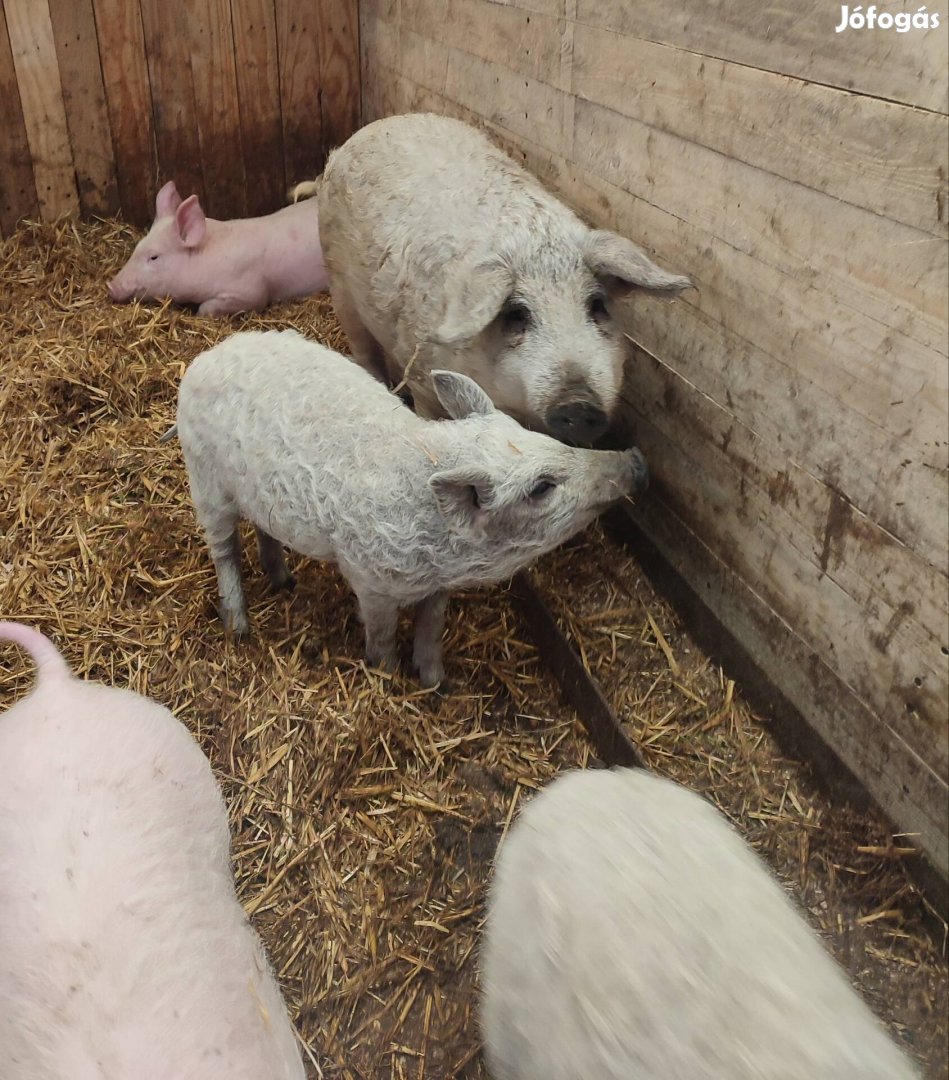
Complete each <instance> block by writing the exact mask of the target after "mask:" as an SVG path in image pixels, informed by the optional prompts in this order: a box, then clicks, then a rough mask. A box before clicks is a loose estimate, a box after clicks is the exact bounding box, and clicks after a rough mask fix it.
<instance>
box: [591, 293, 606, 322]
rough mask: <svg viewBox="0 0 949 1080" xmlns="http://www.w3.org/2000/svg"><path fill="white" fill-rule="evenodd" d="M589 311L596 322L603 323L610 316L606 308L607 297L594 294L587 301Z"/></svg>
mask: <svg viewBox="0 0 949 1080" xmlns="http://www.w3.org/2000/svg"><path fill="white" fill-rule="evenodd" d="M587 311H588V312H589V313H590V318H591V319H593V320H594V322H601V321H602V320H603V319H606V318H607V317H608V316H609V311H608V310H607V307H606V297H605V296H604V295H603V294H602V293H594V294H593V295H592V296H591V297H590V299H589V300H588V301H587Z"/></svg>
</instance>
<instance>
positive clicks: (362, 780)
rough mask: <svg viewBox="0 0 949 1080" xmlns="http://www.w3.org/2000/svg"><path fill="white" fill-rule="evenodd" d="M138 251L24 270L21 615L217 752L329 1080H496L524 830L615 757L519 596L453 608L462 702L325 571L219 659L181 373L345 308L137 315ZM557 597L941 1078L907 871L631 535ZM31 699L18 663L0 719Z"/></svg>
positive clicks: (938, 1039)
mask: <svg viewBox="0 0 949 1080" xmlns="http://www.w3.org/2000/svg"><path fill="white" fill-rule="evenodd" d="M133 240H134V237H133V233H132V231H131V230H130V229H128V228H127V227H126V226H124V225H122V224H119V223H116V222H99V223H94V224H91V225H79V224H76V223H74V222H71V221H63V222H59V223H57V224H54V225H24V226H23V227H22V228H21V229H20V231H19V232H18V233H17V234H16V235H15V236H14V237H12V238H11V239H10V240H8V241H7V242H6V244H5V245H4V246H3V248H2V259H0V370H2V379H0V432H2V436H0V617H11V618H18V619H24V620H29V621H30V622H33V623H35V624H37V625H38V626H39V627H40V628H42V629H43V630H44V631H46V632H47V633H48V634H50V635H51V636H52V637H53V638H54V640H56V641H57V643H58V644H59V645H60V646H61V647H62V648H63V649H64V651H65V653H66V655H67V657H68V659H69V661H70V662H71V663H72V664H73V666H74V668H75V669H76V670H77V671H78V672H80V673H81V674H82V675H84V676H86V677H89V678H92V679H100V680H104V681H107V682H112V683H116V684H118V685H122V686H129V687H131V688H132V689H134V690H137V691H139V692H141V693H147V694H149V695H150V696H152V697H154V698H155V699H156V700H158V701H160V702H162V703H163V704H165V705H167V706H168V707H169V708H171V709H172V710H173V711H174V712H175V714H176V715H177V716H179V717H180V718H181V719H182V720H183V721H184V722H185V723H186V724H187V725H188V727H189V728H190V729H191V730H192V731H193V732H194V734H195V736H196V737H197V738H198V740H199V741H200V743H201V745H202V747H203V748H204V749H205V751H206V752H207V753H208V755H209V757H210V759H211V761H212V763H213V765H214V768H215V771H216V773H217V775H218V777H219V778H220V780H221V783H222V785H223V788H224V792H225V795H226V797H227V800H228V805H229V807H230V813H231V824H232V832H233V837H234V843H233V851H234V863H235V875H236V878H237V882H238V889H239V894H240V897H241V900H242V902H243V903H244V905H245V907H246V909H247V911H248V912H249V913H250V915H251V917H252V919H253V921H254V924H255V925H256V927H257V928H258V929H259V931H260V932H261V934H262V935H263V937H264V940H265V942H266V944H267V947H268V950H269V952H270V955H271V957H272V958H273V961H274V966H275V968H276V970H277V973H278V976H279V979H280V981H281V984H282V986H283V988H284V991H285V994H286V997H287V1000H288V1003H289V1007H290V1010H291V1012H292V1014H293V1015H294V1017H296V1018H297V1019H298V1024H299V1028H300V1030H301V1032H302V1034H303V1037H304V1038H305V1040H306V1042H307V1044H308V1046H309V1048H310V1069H311V1075H312V1076H325V1077H347V1078H354V1080H355V1078H364V1077H365V1078H376V1077H379V1078H382V1077H393V1078H408V1077H414V1078H423V1077H426V1078H432V1080H438V1078H441V1077H449V1076H461V1077H483V1076H485V1075H486V1073H485V1070H484V1066H483V1064H482V1063H481V1061H480V1058H479V1056H478V1035H477V1029H476V1023H475V1008H476V1000H477V998H476V995H477V987H476V949H477V940H478V928H479V923H480V919H481V916H482V904H483V899H484V887H485V884H486V881H487V877H488V873H489V868H490V861H491V858H492V855H493V852H494V849H495V847H496V845H497V843H498V840H499V838H500V837H502V836H503V834H504V832H505V830H506V829H507V827H508V826H509V824H510V821H511V820H512V818H513V816H514V814H515V813H516V811H517V808H518V806H519V805H520V804H521V802H522V801H523V800H525V799H527V798H528V797H529V796H530V794H531V792H532V791H533V790H534V789H536V788H537V787H539V786H541V785H542V784H543V783H544V782H545V781H546V780H547V779H549V778H550V777H551V776H552V775H554V774H555V773H556V772H557V771H558V770H560V769H563V768H568V767H573V766H577V765H584V764H587V763H588V762H589V761H590V760H591V751H590V749H589V747H588V744H587V742H586V740H585V737H584V735H583V733H582V729H581V728H580V727H579V725H578V723H577V722H576V719H575V717H574V716H573V715H572V714H571V713H570V711H569V710H568V709H567V708H566V707H565V706H563V705H561V704H560V702H559V700H558V698H557V696H556V693H555V691H554V689H553V685H552V679H551V678H550V676H549V673H548V672H546V671H545V670H544V669H543V668H542V667H541V666H540V665H539V664H538V662H537V659H536V656H535V652H534V650H533V648H532V647H531V645H530V644H529V643H528V640H527V637H526V632H525V631H524V630H523V629H522V628H521V627H520V626H519V625H518V624H517V621H516V620H515V618H514V616H513V614H512V612H511V609H510V606H509V603H508V600H507V597H506V596H505V589H504V588H503V587H499V588H496V589H492V590H486V591H482V592H477V593H470V594H465V595H461V596H458V597H456V598H455V599H454V600H453V602H452V605H451V607H450V610H449V629H448V633H447V639H446V645H445V654H446V659H447V664H448V674H449V678H450V679H451V680H452V682H453V684H454V686H455V688H456V689H455V692H454V693H453V694H452V695H451V696H449V697H445V698H442V697H439V696H438V695H436V694H432V693H424V692H421V691H419V690H418V688H417V687H416V686H415V685H414V684H413V683H412V682H411V681H408V680H404V679H402V678H401V677H398V676H396V677H392V678H389V677H384V676H381V675H379V674H376V673H373V672H370V671H367V670H366V668H365V666H364V664H362V663H361V662H360V659H359V657H360V651H361V644H362V640H361V630H360V627H359V623H358V619H357V617H356V611H355V604H354V601H353V598H352V596H351V595H350V594H349V592H348V589H347V587H346V585H345V582H343V580H342V579H341V578H340V577H339V575H338V574H337V573H336V572H335V570H333V568H332V567H328V566H325V565H321V564H318V563H313V562H309V561H307V560H304V559H301V558H297V557H292V558H291V560H290V564H291V569H292V570H293V572H294V573H295V575H296V577H297V581H298V584H297V588H296V590H295V592H294V593H293V594H292V595H282V596H279V597H274V596H271V595H270V594H269V593H268V591H267V589H266V585H265V580H264V578H263V576H262V574H261V573H260V572H259V570H258V569H257V567H256V565H253V560H252V559H251V558H248V559H247V560H246V565H245V582H246V584H247V586H248V601H249V603H250V606H251V617H252V634H251V636H250V640H248V641H245V642H242V643H240V644H237V643H234V642H231V641H229V640H227V639H226V638H225V636H224V634H223V631H222V629H221V626H220V624H219V622H218V621H217V619H216V617H215V615H214V607H213V598H214V593H215V587H214V575H213V571H212V568H211V565H210V560H209V559H208V557H207V554H206V551H205V549H204V545H203V542H202V540H201V537H200V536H199V534H198V531H197V529H196V527H195V523H194V519H193V514H192V511H191V507H190V504H189V501H188V494H187V483H186V478H185V473H184V468H183V464H182V461H181V455H180V450H179V448H178V446H177V443H175V442H171V443H169V444H167V445H165V446H160V445H159V443H158V437H159V436H160V435H161V434H162V432H163V431H164V430H165V429H166V427H167V426H168V425H169V424H170V423H171V422H172V420H173V417H174V402H175V394H176V388H177V384H178V381H179V379H180V376H181V374H182V372H183V371H184V369H185V367H186V366H187V364H188V362H189V361H190V360H191V359H192V358H193V357H194V356H195V355H196V354H197V353H198V352H199V351H200V350H202V349H204V348H206V347H208V346H209V345H211V344H213V343H214V342H215V341H217V340H219V339H220V338H221V337H223V336H225V335H226V334H228V333H230V332H232V330H233V329H234V328H235V325H237V326H247V327H250V326H253V327H262V326H275V327H283V326H295V327H297V328H298V329H299V330H301V331H302V332H303V333H306V334H309V335H312V336H313V337H315V338H317V339H319V340H322V341H325V342H327V343H328V344H330V345H331V346H334V347H338V348H345V342H344V340H343V338H342V335H341V333H340V331H339V328H338V327H337V325H336V323H335V321H334V319H333V316H332V310H331V306H330V304H329V301H328V300H327V298H325V297H320V298H315V299H312V300H309V301H304V302H300V303H296V304H292V305H283V306H281V307H278V308H275V309H272V310H271V311H269V312H267V313H265V314H264V315H260V316H248V317H245V318H242V319H238V320H233V321H232V322H226V321H222V322H218V321H214V320H210V319H202V318H198V317H197V316H195V315H193V314H190V313H188V312H185V311H181V310H177V309H175V308H172V307H170V306H168V305H163V306H158V307H144V306H139V305H132V306H129V307H112V306H110V305H109V304H108V303H107V301H106V300H105V293H104V283H105V281H106V280H107V277H108V276H110V275H111V274H112V273H113V272H114V271H115V270H116V269H117V267H118V266H119V265H120V264H121V263H122V262H123V261H124V259H125V258H126V257H127V254H128V252H129V250H130V248H131V246H132V243H133ZM249 540H250V537H249V534H246V533H245V541H249ZM245 547H246V548H247V550H248V551H249V552H250V551H251V550H252V545H251V544H250V543H249V542H248V543H246V544H245ZM538 580H539V582H540V585H541V587H542V589H543V591H544V593H545V595H546V596H547V598H548V600H549V601H550V603H551V605H552V606H553V607H554V609H555V611H556V613H557V615H558V617H559V618H560V620H561V623H562V625H563V626H564V627H565V629H567V630H568V632H569V633H570V634H571V636H572V637H573V639H574V641H575V642H576V643H577V644H578V645H579V647H580V648H581V651H582V652H583V655H584V659H585V661H586V662H587V664H588V666H589V667H590V668H591V670H592V671H593V672H594V673H595V675H596V676H597V677H598V678H599V679H600V681H601V683H602V684H603V687H604V689H605V692H606V694H607V697H608V698H609V700H610V701H611V703H612V704H613V705H614V707H615V709H616V711H617V713H618V714H619V715H620V716H621V717H622V718H623V720H624V723H625V724H626V725H627V730H628V731H629V733H630V735H631V736H632V737H633V739H634V740H635V741H636V742H637V743H638V744H639V745H640V746H641V747H642V749H643V752H644V754H645V756H646V758H647V761H648V763H649V765H650V766H651V767H654V768H655V769H657V770H658V771H660V772H663V773H665V774H668V775H671V776H674V777H675V778H676V779H678V780H681V781H683V782H685V783H687V784H689V785H690V786H692V787H694V788H697V789H699V790H702V791H703V792H705V793H706V794H707V795H708V796H709V797H710V798H711V799H713V800H714V801H715V802H716V803H717V804H718V805H719V806H720V807H721V808H722V810H723V811H724V812H725V813H726V814H727V815H728V816H729V818H730V819H731V820H732V821H733V822H734V823H735V824H736V825H737V827H738V828H739V829H740V830H741V831H742V833H744V835H745V836H746V837H747V838H748V839H749V840H750V841H751V843H753V844H754V845H755V847H756V848H758V850H759V851H761V852H762V854H763V855H764V856H765V857H766V858H767V859H768V860H769V861H770V862H771V864H772V865H773V866H774V868H775V869H776V870H777V872H778V873H779V874H780V875H781V877H782V878H783V879H784V880H785V881H786V882H787V883H788V885H789V887H790V888H791V889H792V890H793V891H794V892H795V893H796V894H797V896H798V897H799V898H800V899H801V900H802V902H803V903H804V904H805V906H806V907H807V909H808V911H809V912H810V915H811V916H812V918H813V921H814V922H815V924H816V925H817V926H818V927H819V928H820V929H821V930H822V932H823V933H824V934H825V936H826V938H827V940H828V942H829V944H830V946H831V948H832V949H833V950H834V952H835V953H836V954H837V955H838V957H839V958H840V959H841V960H842V962H843V963H844V964H845V966H846V967H847V969H848V970H849V972H850V974H851V976H852V977H853V978H854V981H855V982H856V983H857V985H858V986H859V987H860V988H861V990H862V991H863V992H864V993H865V994H866V995H867V996H868V999H869V1000H870V1002H871V1004H872V1005H873V1007H874V1008H875V1009H876V1011H877V1012H878V1013H879V1014H880V1015H881V1016H883V1017H884V1018H885V1019H886V1020H887V1022H888V1023H889V1024H890V1026H891V1028H892V1030H893V1032H894V1034H895V1036H896V1038H898V1039H900V1040H901V1041H902V1042H903V1043H904V1044H905V1045H906V1046H907V1047H908V1048H909V1049H910V1052H911V1053H913V1054H914V1055H915V1056H916V1057H917V1059H918V1060H919V1061H920V1062H921V1063H922V1065H923V1067H924V1069H925V1070H926V1075H928V1076H930V1077H941V1076H944V1075H945V1067H946V1061H945V1039H946V1020H945V1017H946V1009H947V989H946V987H947V980H946V967H945V963H944V950H945V934H944V928H943V932H942V933H940V932H939V930H938V929H936V930H934V929H933V925H932V921H931V920H930V921H929V922H926V921H924V919H923V903H922V900H921V898H920V897H919V895H918V894H917V893H916V891H915V889H914V888H913V886H912V885H911V884H910V881H909V879H908V877H907V873H906V868H905V865H904V864H905V860H906V857H907V856H906V855H905V854H904V852H903V848H904V847H905V844H904V845H901V843H900V840H899V839H898V838H896V839H894V838H893V837H892V836H891V835H890V834H889V833H888V832H887V830H886V827H885V823H884V822H883V821H882V820H879V819H877V818H876V817H874V816H873V815H869V816H868V815H866V814H858V813H856V812H854V811H852V810H850V809H848V808H847V807H841V806H834V805H831V804H830V803H829V802H828V801H827V800H826V799H825V798H823V797H822V796H821V795H819V794H818V793H817V791H816V789H815V787H814V785H813V783H812V782H811V781H810V779H809V777H808V773H807V770H806V768H805V767H803V766H801V765H800V764H797V763H795V762H792V761H789V760H786V759H785V758H783V757H782V756H781V754H780V753H779V751H778V749H777V747H776V746H775V744H774V743H773V741H772V739H771V738H770V736H769V735H768V733H767V730H766V728H765V727H764V726H763V725H762V724H761V722H760V721H759V720H758V719H757V718H756V717H755V716H754V715H753V714H752V712H751V710H750V709H749V707H748V706H747V704H746V703H745V702H744V700H743V698H742V694H741V690H740V688H738V687H736V686H735V685H734V683H732V682H731V681H730V680H728V678H727V676H726V675H725V674H723V673H722V672H721V670H720V669H718V668H717V667H715V666H714V665H713V664H712V663H711V662H710V661H709V660H708V659H707V658H706V657H704V656H703V655H702V654H701V653H700V651H699V650H698V649H697V648H696V647H695V646H694V644H692V643H691V642H690V640H689V638H688V636H687V634H686V633H685V632H684V630H683V628H682V627H680V626H679V625H678V623H677V621H676V618H675V616H674V614H673V612H672V611H671V610H670V609H669V608H668V607H667V605H666V604H665V603H664V602H663V601H662V600H661V598H659V597H658V596H657V594H656V592H655V591H654V589H653V587H652V586H651V585H650V583H649V582H648V581H647V580H646V579H645V578H644V577H643V575H642V573H641V571H640V570H639V568H638V567H637V565H636V564H635V562H634V561H633V559H632V558H631V557H630V556H629V555H628V554H627V553H625V552H624V551H623V550H622V549H620V548H619V547H618V546H616V545H615V544H613V543H612V542H611V541H610V540H609V539H608V538H606V537H605V536H603V535H602V534H600V533H599V532H597V531H595V530H594V531H592V532H590V533H589V534H587V535H586V536H585V537H584V538H583V539H581V540H580V541H579V542H577V543H575V544H573V545H571V546H570V547H569V548H567V549H564V550H561V551H560V552H557V553H555V554H554V555H553V556H551V557H549V558H548V559H547V560H545V561H544V562H543V563H542V564H541V566H540V567H539V569H538ZM30 679H31V674H30V673H29V672H28V670H27V668H26V666H25V664H24V662H23V660H22V658H21V657H18V656H16V655H15V654H14V653H13V652H12V650H11V651H7V650H4V652H3V655H2V656H0V707H5V706H6V705H8V704H9V703H11V702H12V701H13V700H15V698H16V697H18V696H19V695H21V694H22V693H24V692H25V691H26V689H27V688H28V686H29V683H30Z"/></svg>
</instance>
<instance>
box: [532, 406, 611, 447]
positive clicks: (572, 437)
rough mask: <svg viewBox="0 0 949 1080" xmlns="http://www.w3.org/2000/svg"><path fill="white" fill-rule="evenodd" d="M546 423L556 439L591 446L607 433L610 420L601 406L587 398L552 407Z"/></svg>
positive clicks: (545, 419) (546, 417)
mask: <svg viewBox="0 0 949 1080" xmlns="http://www.w3.org/2000/svg"><path fill="white" fill-rule="evenodd" d="M544 423H545V424H546V425H547V430H548V431H549V432H550V434H551V435H553V436H554V438H555V439H560V441H561V442H569V443H573V444H574V445H576V446H589V445H590V444H591V443H594V442H596V440H597V439H598V438H599V437H600V436H601V435H604V434H605V433H606V429H607V428H608V427H609V423H610V418H609V417H608V416H607V415H606V413H605V412H604V411H603V409H602V408H601V406H600V405H599V404H597V403H596V402H595V401H590V400H589V399H586V398H585V399H582V400H575V401H562V402H560V403H559V404H557V405H554V406H552V407H551V408H550V409H548V410H547V415H546V416H545V417H544Z"/></svg>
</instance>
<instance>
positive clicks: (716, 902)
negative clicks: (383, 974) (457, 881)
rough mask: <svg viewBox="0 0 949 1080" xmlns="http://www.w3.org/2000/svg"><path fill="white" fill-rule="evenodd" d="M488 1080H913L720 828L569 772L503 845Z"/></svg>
mask: <svg viewBox="0 0 949 1080" xmlns="http://www.w3.org/2000/svg"><path fill="white" fill-rule="evenodd" d="M481 970H482V987H483V995H484V996H483V1004H482V1011H481V1027H482V1033H483V1036H484V1042H485V1056H486V1057H487V1060H488V1064H489V1067H490V1069H491V1073H492V1075H493V1076H494V1077H495V1080H593V1078H596V1080H910V1078H912V1077H913V1076H915V1073H914V1070H913V1068H912V1067H911V1065H910V1064H909V1062H908V1061H907V1059H906V1058H905V1057H904V1056H903V1054H902V1053H901V1052H900V1051H899V1050H898V1049H897V1048H896V1046H895V1045H894V1044H893V1043H892V1042H891V1041H890V1040H889V1038H887V1036H886V1035H885V1033H884V1031H883V1029H882V1027H881V1026H880V1024H879V1023H878V1022H877V1021H876V1019H875V1018H874V1017H873V1015H872V1013H871V1012H870V1010H869V1009H868V1008H867V1006H866V1005H865V1004H864V1003H863V1001H862V1000H861V999H860V997H859V996H858V995H857V994H856V993H855V991H854V990H853V989H852V988H851V986H850V984H849V983H848V982H847V979H846V978H845V976H844V973H843V972H842V971H841V969H840V968H839V967H838V966H837V965H836V964H835V963H834V961H833V960H832V959H831V957H830V956H829V955H828V954H827V952H826V951H825V949H824V948H823V946H822V945H821V943H820V941H819V940H818V938H817V936H816V935H815V934H814V933H813V932H812V931H811V929H810V928H809V927H808V926H807V924H806V923H805V922H804V920H803V919H802V918H801V916H800V915H799V914H798V913H797V911H796V910H795V909H794V907H793V905H792V904H791V902H790V900H789V899H788V897H787V896H786V895H785V893H784V891H783V890H782V889H781V887H780V885H779V884H778V883H777V881H775V879H774V878H773V877H772V876H771V874H770V873H769V872H768V870H767V869H766V867H765V866H764V865H763V864H762V863H761V861H760V860H759V859H758V857H757V856H756V855H755V854H754V852H752V850H751V849H750V848H749V847H748V846H747V845H746V844H745V843H744V842H743V841H742V840H741V838H740V837H739V836H738V834H737V833H736V832H735V831H734V830H733V829H732V828H731V826H730V825H729V824H728V822H727V821H726V820H725V819H724V818H723V817H722V815H721V814H719V813H718V811H717V810H715V808H714V807H713V806H711V805H710V804H709V803H707V802H706V801H705V800H704V799H702V798H701V797H700V796H698V795H696V794H694V793H693V792H691V791H689V790H687V789H686V788H684V787H680V786H679V785H678V784H674V783H672V781H670V780H664V779H660V778H659V777H656V776H652V775H650V774H649V773H647V772H645V771H644V770H641V769H616V770H611V771H606V770H597V771H592V772H572V773H568V774H567V775H565V776H563V777H561V778H560V779H558V780H555V781H554V782H553V783H552V784H551V785H550V786H549V787H547V788H545V789H544V791H542V792H541V793H540V794H539V795H538V796H537V797H536V798H534V799H533V800H532V801H531V802H530V803H529V804H528V806H527V807H526V809H525V810H524V811H523V812H522V813H521V815H520V817H519V818H518V820H517V822H516V823H515V825H514V827H513V828H512V830H511V832H510V834H509V836H508V838H507V840H506V841H505V842H504V843H503V845H502V847H501V849H500V852H499V856H498V860H497V867H496V871H495V877H494V882H493V884H492V887H491V892H490V897H489V902H488V915H487V920H486V925H485V936H484V943H483V947H482V954H481Z"/></svg>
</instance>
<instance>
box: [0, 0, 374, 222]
mask: <svg viewBox="0 0 949 1080" xmlns="http://www.w3.org/2000/svg"><path fill="white" fill-rule="evenodd" d="M357 8H358V0H313V2H310V0H193V2H191V0H189V2H187V3H186V2H185V0H168V2H166V0H0V24H2V38H0V85H2V86H3V87H5V88H6V91H7V92H6V94H5V101H7V102H9V107H8V108H7V109H5V110H4V112H3V115H2V117H0V148H2V149H3V152H4V154H3V164H4V168H3V175H2V177H0V203H2V208H0V227H2V228H3V230H4V231H6V232H9V231H12V229H13V228H14V227H15V224H16V222H17V221H19V220H21V219H22V218H23V217H24V216H26V215H27V214H38V215H39V216H41V217H43V218H51V217H54V216H56V215H58V214H60V213H65V212H76V211H81V212H82V213H84V214H100V215H103V214H105V215H108V214H114V213H117V212H121V213H122V214H123V215H124V216H125V217H126V218H127V219H128V220H130V221H132V222H133V223H135V224H137V225H146V224H147V223H148V222H149V220H150V218H151V217H152V214H153V207H154V197H155V192H156V191H157V189H158V188H159V186H160V185H161V184H162V183H163V182H164V181H165V180H168V179H174V180H175V182H176V183H177V185H178V187H179V190H180V191H181V192H182V194H183V195H188V194H191V193H194V194H196V195H198V196H199V198H200V199H201V201H202V204H203V205H204V207H205V209H206V210H207V211H208V213H210V214H212V215H214V216H217V217H237V216H244V215H246V214H264V213H270V212H272V211H273V210H275V209H277V208H278V207H279V206H281V205H284V203H285V200H286V191H287V186H288V183H289V182H290V181H293V180H299V179H303V178H308V177H312V176H314V175H316V174H317V173H318V172H319V171H320V169H321V168H322V166H323V161H324V159H325V156H326V153H327V152H328V150H329V149H330V148H331V146H332V145H335V144H338V143H341V142H343V141H344V140H345V139H346V138H347V137H348V136H349V135H350V134H351V132H352V131H353V130H354V128H355V126H356V124H357V122H358V117H359V58H358V50H359V42H358V18H357ZM8 27H9V35H8V33H7V30H8ZM31 192H32V194H31Z"/></svg>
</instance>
